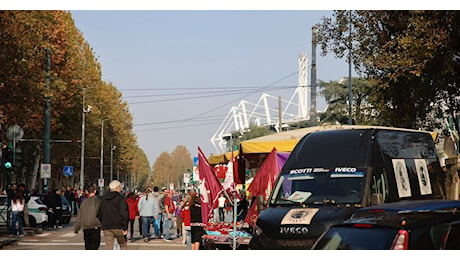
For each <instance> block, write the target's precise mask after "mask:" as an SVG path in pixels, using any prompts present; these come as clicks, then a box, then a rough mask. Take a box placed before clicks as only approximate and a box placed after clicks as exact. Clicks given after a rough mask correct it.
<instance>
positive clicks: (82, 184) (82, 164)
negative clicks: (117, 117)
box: [80, 88, 86, 191]
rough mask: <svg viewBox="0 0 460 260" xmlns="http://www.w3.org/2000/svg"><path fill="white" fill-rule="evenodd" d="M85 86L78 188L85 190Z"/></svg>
mask: <svg viewBox="0 0 460 260" xmlns="http://www.w3.org/2000/svg"><path fill="white" fill-rule="evenodd" d="M85 113H86V110H85V88H83V108H82V113H81V160H80V189H81V190H83V191H84V190H85Z"/></svg>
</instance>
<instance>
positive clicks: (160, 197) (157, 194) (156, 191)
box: [153, 186, 164, 238]
mask: <svg viewBox="0 0 460 260" xmlns="http://www.w3.org/2000/svg"><path fill="white" fill-rule="evenodd" d="M153 197H154V198H155V200H156V201H157V204H158V218H155V219H154V220H153V227H154V229H155V236H156V237H157V238H161V235H162V231H161V222H162V217H163V212H164V204H162V200H163V195H162V194H160V189H159V188H158V187H157V186H155V187H153Z"/></svg>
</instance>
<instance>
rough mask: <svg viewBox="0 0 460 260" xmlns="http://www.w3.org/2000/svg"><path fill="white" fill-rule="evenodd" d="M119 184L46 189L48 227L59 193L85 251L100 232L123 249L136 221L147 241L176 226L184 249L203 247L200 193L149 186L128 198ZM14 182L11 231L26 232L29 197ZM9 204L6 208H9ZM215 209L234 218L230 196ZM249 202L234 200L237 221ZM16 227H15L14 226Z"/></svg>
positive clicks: (166, 236)
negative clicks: (103, 187)
mask: <svg viewBox="0 0 460 260" xmlns="http://www.w3.org/2000/svg"><path fill="white" fill-rule="evenodd" d="M120 185H121V184H120V182H118V181H116V180H114V181H112V182H111V183H110V184H109V191H108V192H106V193H105V194H104V196H99V198H98V197H97V196H96V195H97V188H96V186H90V187H89V188H88V189H87V190H86V191H85V192H82V191H81V190H78V189H77V190H74V189H71V188H67V189H62V190H61V189H55V190H50V191H48V193H47V195H46V196H45V197H44V203H45V204H46V205H47V207H48V212H47V215H48V221H49V225H50V227H52V228H54V227H56V228H61V227H62V219H61V214H62V213H61V211H62V201H61V199H60V196H61V195H62V196H64V197H66V199H67V200H68V201H69V202H70V206H71V212H72V214H74V215H75V216H76V221H75V227H74V231H75V233H78V232H79V231H80V230H83V237H84V241H85V249H87V250H97V249H99V246H100V243H101V233H102V234H103V235H104V238H105V241H106V242H105V244H106V246H105V248H106V249H113V248H114V245H115V247H117V245H118V246H119V248H120V249H127V243H128V241H131V242H134V241H135V240H136V235H137V234H135V232H134V224H135V222H136V219H138V221H139V222H138V223H139V231H138V232H139V236H140V237H141V238H142V239H143V240H144V241H145V242H149V241H150V240H153V239H163V240H165V241H167V242H170V241H172V240H173V236H172V234H171V233H170V230H171V229H172V228H176V230H175V231H176V232H175V233H176V238H182V242H183V243H184V244H186V245H187V249H188V250H198V249H200V248H201V247H202V246H203V245H202V244H201V243H202V239H201V237H202V235H203V234H204V233H205V230H204V227H205V224H204V223H203V221H202V215H201V200H200V196H199V194H197V193H196V192H193V191H192V192H190V193H189V194H179V193H177V192H174V191H173V190H167V189H166V188H164V187H163V188H162V189H161V190H160V189H159V187H156V186H155V187H153V188H152V187H147V188H145V189H144V191H142V192H137V193H135V192H129V193H127V194H126V197H125V196H123V195H122V193H121V186H120ZM19 187H20V188H19V189H18V186H17V185H16V184H13V185H12V186H11V188H10V190H8V201H9V202H10V205H11V209H12V223H11V228H10V233H11V235H17V234H18V233H19V236H20V237H22V236H24V232H23V226H24V225H26V226H28V221H26V219H27V217H24V214H25V213H27V210H28V209H27V202H28V198H30V196H31V195H36V194H34V193H32V194H29V193H28V192H27V191H26V189H25V185H22V184H21V185H19ZM10 205H9V206H10ZM217 210H218V212H216V213H217V214H215V216H214V219H213V220H211V221H216V222H218V221H221V222H232V221H233V205H232V200H230V199H228V198H227V197H225V196H223V195H222V196H221V197H220V198H219V205H218V209H217ZM247 210H248V202H247V200H246V198H245V196H244V194H242V196H241V197H240V199H239V201H238V217H237V218H238V221H240V220H244V217H245V215H246V214H247ZM16 226H17V227H18V228H17V229H16Z"/></svg>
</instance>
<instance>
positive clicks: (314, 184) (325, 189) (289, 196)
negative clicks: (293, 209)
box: [271, 167, 366, 205]
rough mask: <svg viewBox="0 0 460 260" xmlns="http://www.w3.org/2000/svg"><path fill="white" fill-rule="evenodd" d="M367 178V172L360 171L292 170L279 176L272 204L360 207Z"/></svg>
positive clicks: (345, 169) (337, 168)
mask: <svg viewBox="0 0 460 260" xmlns="http://www.w3.org/2000/svg"><path fill="white" fill-rule="evenodd" d="M365 175H366V171H365V169H359V168H341V167H336V168H332V169H324V168H305V169H298V170H291V172H289V173H284V174H281V175H280V176H279V179H278V181H277V183H276V186H275V188H274V190H273V196H272V199H271V203H272V204H275V205H283V204H295V203H305V204H323V203H335V204H345V203H361V200H362V194H363V190H364V182H365Z"/></svg>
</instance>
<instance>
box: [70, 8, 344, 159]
mask: <svg viewBox="0 0 460 260" xmlns="http://www.w3.org/2000/svg"><path fill="white" fill-rule="evenodd" d="M71 14H72V17H73V19H74V22H75V25H76V27H77V28H78V29H79V30H80V31H81V32H82V33H83V37H84V38H85V40H86V41H87V42H88V43H89V45H90V46H91V47H92V48H93V50H94V53H95V55H96V57H97V58H98V60H99V62H100V64H101V66H102V79H103V80H104V81H106V82H112V83H113V84H114V86H116V87H117V89H118V90H119V91H120V92H121V93H122V95H123V100H124V101H126V102H127V103H128V105H129V110H130V112H131V113H132V115H133V118H134V122H133V124H134V128H133V131H134V133H135V134H136V136H137V138H138V143H139V145H140V147H141V148H142V149H143V150H144V152H145V153H146V155H147V157H148V159H149V162H150V163H151V164H153V163H154V162H155V160H156V158H157V157H158V156H159V155H160V154H161V153H162V152H168V153H171V152H172V151H173V150H174V149H175V148H176V147H177V146H178V145H183V146H185V147H186V148H187V149H188V150H189V152H190V153H191V154H192V155H193V156H196V154H197V148H198V146H199V147H200V148H201V149H202V150H203V152H204V153H205V154H206V155H210V154H211V153H214V154H217V153H219V151H217V150H216V149H215V147H214V145H213V144H212V143H211V141H210V139H211V137H212V136H213V135H214V133H215V132H216V130H217V128H218V127H219V125H220V124H221V123H222V122H223V121H224V118H225V116H226V115H227V113H228V112H229V110H230V108H231V107H232V106H237V105H238V103H239V101H240V100H241V99H244V100H247V101H251V102H257V101H258V99H259V98H260V96H261V95H262V93H267V94H269V95H272V96H282V98H283V99H286V100H289V99H290V98H291V96H292V95H293V93H294V91H295V87H296V86H297V83H298V74H297V73H296V72H297V71H298V55H299V54H300V53H306V54H307V55H308V56H309V57H310V56H311V52H312V47H311V33H312V32H311V28H312V26H313V25H314V24H315V23H319V22H320V21H321V18H322V17H323V16H331V14H332V11H277V10H274V11H242V10H237V11H214V10H204V11H192V10H187V11H180V10H173V11H128V10H115V11H104V10H102V11H101V10H80V11H71ZM309 65H310V62H309ZM316 66H317V78H318V79H320V80H323V81H331V80H339V79H340V78H341V77H345V76H348V64H347V63H346V62H345V61H343V60H337V59H335V58H334V57H333V55H327V56H326V57H322V56H321V55H320V49H319V48H317V65H316ZM308 71H309V73H310V69H308ZM289 75H292V76H289ZM286 77H287V78H286ZM274 82H277V83H276V84H274V85H273V86H278V87H279V88H276V87H275V88H273V87H270V88H267V86H271V84H273V83H274ZM286 87H290V88H286ZM244 88H246V89H251V90H254V91H252V92H253V94H251V95H249V94H250V93H251V92H249V93H247V92H243V91H245V90H244ZM165 89H168V90H169V91H165ZM258 89H263V90H265V89H267V91H257V90H258ZM192 93H194V94H192ZM232 93H233V94H232ZM235 93H236V94H235ZM321 107H324V104H319V103H318V109H321Z"/></svg>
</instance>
